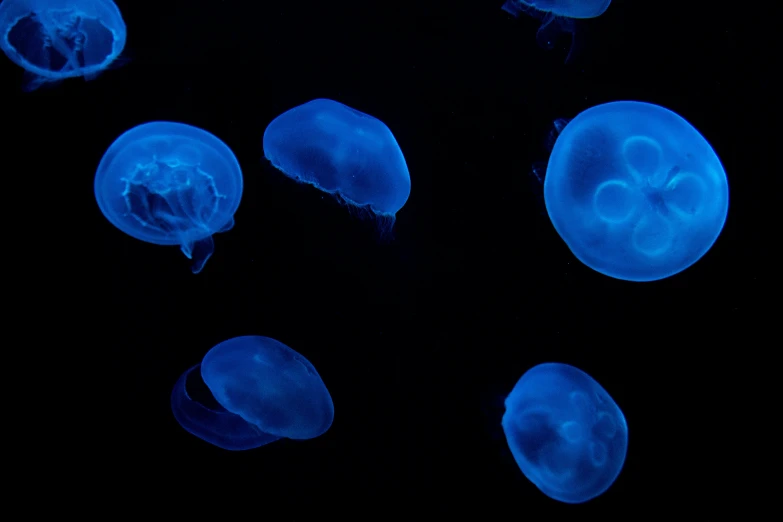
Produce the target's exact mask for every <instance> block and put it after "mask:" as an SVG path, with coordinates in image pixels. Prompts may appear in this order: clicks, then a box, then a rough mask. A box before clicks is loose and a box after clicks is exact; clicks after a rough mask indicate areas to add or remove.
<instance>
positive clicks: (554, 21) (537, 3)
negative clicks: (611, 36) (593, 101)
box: [502, 0, 612, 62]
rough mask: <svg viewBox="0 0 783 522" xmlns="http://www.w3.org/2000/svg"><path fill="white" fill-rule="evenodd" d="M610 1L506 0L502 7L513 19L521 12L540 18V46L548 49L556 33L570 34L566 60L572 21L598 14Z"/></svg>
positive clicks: (573, 45)
mask: <svg viewBox="0 0 783 522" xmlns="http://www.w3.org/2000/svg"><path fill="white" fill-rule="evenodd" d="M611 3H612V0H506V3H504V4H503V7H502V9H503V10H504V11H506V12H507V13H509V14H511V15H512V16H514V17H515V18H516V17H518V16H519V15H520V14H521V13H525V14H527V15H529V16H532V17H533V18H535V19H536V20H540V21H541V27H540V28H539V29H538V33H537V34H536V42H538V45H539V47H542V48H544V49H552V48H553V47H554V45H555V41H556V40H557V37H558V36H559V35H560V34H562V33H569V34H571V48H570V50H569V52H568V57H567V58H566V62H567V61H569V60H570V58H571V54H572V52H573V50H574V49H575V48H576V24H575V20H576V19H582V18H596V17H598V16H601V15H602V14H603V13H604V11H606V9H607V8H608V7H609V4H611Z"/></svg>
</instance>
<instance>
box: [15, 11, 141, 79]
mask: <svg viewBox="0 0 783 522" xmlns="http://www.w3.org/2000/svg"><path fill="white" fill-rule="evenodd" d="M0 31H2V39H0V47H2V49H3V52H4V53H5V54H6V55H7V56H8V58H10V59H11V61H13V62H14V63H16V64H17V65H18V66H20V67H22V68H23V69H25V70H26V71H27V72H28V73H29V74H28V76H29V77H30V80H29V81H28V82H27V85H26V86H25V88H26V89H27V90H33V89H36V88H38V87H40V86H41V85H42V84H44V83H47V82H59V81H61V80H65V79H67V78H75V77H79V76H81V77H84V78H85V79H87V80H91V79H93V78H95V77H96V76H98V74H100V73H101V72H102V71H104V70H106V69H107V68H108V67H109V66H110V65H111V64H112V63H113V62H114V61H115V60H116V59H117V57H119V55H120V53H122V50H123V48H124V47H125V38H126V34H127V32H126V29H125V22H124V21H123V20H122V15H121V14H120V10H119V9H118V8H117V6H116V5H115V4H114V2H112V0H3V2H2V4H0Z"/></svg>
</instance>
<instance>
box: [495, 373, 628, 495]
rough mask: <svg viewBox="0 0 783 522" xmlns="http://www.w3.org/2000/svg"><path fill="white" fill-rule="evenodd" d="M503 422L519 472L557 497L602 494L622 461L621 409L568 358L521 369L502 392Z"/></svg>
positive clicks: (623, 430)
mask: <svg viewBox="0 0 783 522" xmlns="http://www.w3.org/2000/svg"><path fill="white" fill-rule="evenodd" d="M502 425H503V432H504V433H505V435H506V441H507V442H508V446H509V448H510V449H511V453H512V455H513V456H514V460H516V463H517V465H518V466H519V468H520V469H521V470H522V473H523V474H524V475H525V476H526V477H527V478H528V480H530V482H532V483H533V484H535V485H536V487H538V489H540V490H541V492H542V493H544V494H545V495H546V496H548V497H550V498H552V499H554V500H558V501H560V502H565V503H568V504H579V503H582V502H587V501H588V500H591V499H593V498H595V497H597V496H599V495H601V494H603V493H604V492H605V491H606V490H607V489H609V487H610V486H611V485H612V484H613V483H614V481H615V480H616V479H617V477H618V475H619V474H620V471H621V470H622V468H623V465H624V463H625V455H626V452H627V449H628V426H627V424H626V422H625V416H624V415H623V412H622V411H621V410H620V408H619V407H618V406H617V404H616V403H615V402H614V400H613V399H612V397H611V396H610V395H609V394H608V393H607V392H606V390H604V389H603V388H602V387H601V385H600V384H598V382H596V381H595V379H593V378H592V377H590V376H589V375H587V374H586V373H585V372H583V371H582V370H579V369H578V368H575V367H573V366H569V365H567V364H561V363H545V364H539V365H538V366H535V367H533V368H531V369H530V370H528V371H527V372H525V374H524V375H522V377H521V378H520V379H519V381H518V382H517V384H516V385H515V386H514V389H513V390H512V391H511V393H510V394H509V396H508V397H507V398H506V412H505V414H504V415H503V421H502Z"/></svg>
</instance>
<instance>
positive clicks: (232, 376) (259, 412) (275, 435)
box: [171, 336, 334, 451]
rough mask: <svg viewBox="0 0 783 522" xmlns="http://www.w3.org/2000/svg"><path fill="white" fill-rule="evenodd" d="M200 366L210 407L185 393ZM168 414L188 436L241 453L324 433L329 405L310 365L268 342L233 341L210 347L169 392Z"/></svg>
mask: <svg viewBox="0 0 783 522" xmlns="http://www.w3.org/2000/svg"><path fill="white" fill-rule="evenodd" d="M199 367H200V371H201V378H202V379H203V382H204V384H206V385H207V387H208V388H209V390H210V391H211V392H212V396H213V397H214V399H215V401H216V403H217V404H216V405H215V406H212V407H210V406H207V405H205V404H202V403H200V402H197V401H196V400H194V399H193V398H192V397H191V394H190V393H188V376H189V375H191V373H192V372H193V370H195V369H197V368H199ZM171 409H172V411H173V413H174V417H175V418H176V420H177V422H179V424H180V425H181V426H182V427H183V428H185V430H187V431H188V432H190V433H191V434H193V435H195V436H196V437H198V438H200V439H202V440H205V441H207V442H209V443H211V444H214V445H215V446H218V447H219V448H223V449H227V450H235V451H237V450H247V449H253V448H258V447H261V446H263V445H265V444H269V443H270V442H274V441H276V440H279V439H281V438H288V439H297V440H306V439H313V438H315V437H318V436H319V435H322V434H324V433H326V431H327V430H328V429H329V427H330V426H331V425H332V420H333V419H334V404H333V403H332V397H331V395H329V391H328V390H327V389H326V385H325V384H324V382H323V381H322V380H321V376H320V375H318V372H317V371H316V370H315V368H314V367H313V365H312V364H311V363H310V361H308V360H307V359H305V358H304V357H303V356H302V355H300V354H299V353H297V352H295V351H294V350H292V349H291V348H289V347H288V346H286V345H284V344H283V343H281V342H279V341H276V340H274V339H270V338H269V337H260V336H246V337H235V338H233V339H229V340H228V341H223V342H222V343H220V344H218V345H216V346H215V347H213V348H212V349H211V350H210V351H209V352H207V354H206V355H205V356H204V359H203V360H202V361H201V364H200V365H196V366H194V367H192V368H190V369H189V370H188V371H186V372H185V373H184V374H182V376H181V377H180V378H179V379H178V380H177V383H176V384H175V385H174V390H173V391H172V392H171Z"/></svg>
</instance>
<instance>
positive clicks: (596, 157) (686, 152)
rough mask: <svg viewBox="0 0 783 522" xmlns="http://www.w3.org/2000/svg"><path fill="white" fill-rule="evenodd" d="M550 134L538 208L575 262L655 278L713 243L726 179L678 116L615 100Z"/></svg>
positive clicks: (632, 277)
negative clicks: (552, 136) (542, 208)
mask: <svg viewBox="0 0 783 522" xmlns="http://www.w3.org/2000/svg"><path fill="white" fill-rule="evenodd" d="M555 134H556V140H555V141H554V146H553V147H552V149H551V155H550V157H549V161H548V164H547V165H546V169H545V175H544V176H542V177H543V184H544V187H543V190H544V201H545V203H546V210H547V213H548V214H549V218H550V219H551V221H552V224H553V225H554V228H555V230H556V231H557V232H558V234H559V235H560V237H561V238H562V239H563V241H565V243H566V244H567V245H568V247H569V248H570V250H571V252H572V253H573V254H574V255H575V256H576V257H577V258H578V259H579V260H580V261H581V262H582V263H584V264H585V265H587V266H588V267H590V268H592V269H593V270H596V271H597V272H600V273H602V274H604V275H607V276H610V277H613V278H616V279H622V280H627V281H655V280H659V279H664V278H666V277H670V276H672V275H675V274H677V273H679V272H682V271H683V270H685V269H686V268H688V267H689V266H691V265H693V264H694V263H696V262H697V261H698V260H699V259H700V258H701V257H702V256H704V254H706V253H707V251H709V249H710V248H711V247H712V246H713V244H714V243H715V241H716V240H717V238H718V236H719V235H720V233H721V231H722V230H723V226H724V224H725V222H726V217H727V214H728V204H729V188H728V181H727V179H726V172H725V171H724V170H723V166H722V165H721V162H720V160H719V159H718V156H717V154H716V153H715V151H714V150H713V149H712V147H711V146H710V144H709V143H708V142H707V140H706V139H705V138H704V137H703V136H702V135H701V134H700V133H699V132H698V131H697V130H696V129H695V128H694V127H693V126H692V125H691V124H690V123H688V122H687V121H686V120H685V119H684V118H682V117H681V116H679V115H678V114H676V113H674V112H672V111H670V110H668V109H665V108H663V107H660V106H658V105H653V104H650V103H643V102H634V101H621V102H612V103H606V104H603V105H598V106H595V107H592V108H589V109H587V110H585V111H584V112H582V113H580V114H579V115H578V116H576V117H575V118H574V119H573V120H571V121H566V120H557V121H556V122H555ZM535 170H536V168H535V167H534V171H535ZM542 170H543V169H542Z"/></svg>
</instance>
